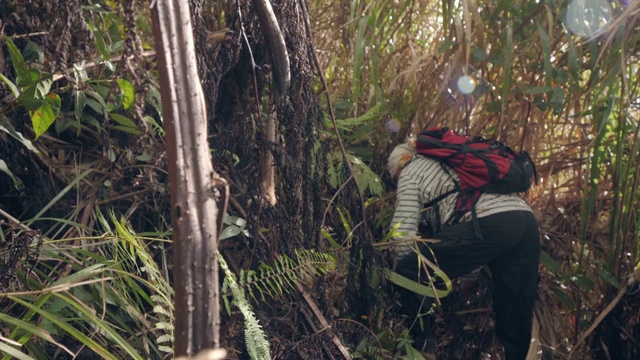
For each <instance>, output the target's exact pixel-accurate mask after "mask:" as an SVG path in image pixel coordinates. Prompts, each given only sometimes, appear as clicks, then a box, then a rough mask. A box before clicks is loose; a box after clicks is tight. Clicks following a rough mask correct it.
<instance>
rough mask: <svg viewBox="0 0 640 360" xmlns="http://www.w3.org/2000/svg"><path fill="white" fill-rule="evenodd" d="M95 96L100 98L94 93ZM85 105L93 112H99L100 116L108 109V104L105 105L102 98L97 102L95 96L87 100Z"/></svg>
mask: <svg viewBox="0 0 640 360" xmlns="http://www.w3.org/2000/svg"><path fill="white" fill-rule="evenodd" d="M87 95H89V94H87ZM93 95H97V96H99V95H98V94H97V93H93ZM85 105H86V106H88V107H90V108H91V109H92V110H93V111H95V112H97V113H98V114H104V109H105V107H106V104H105V103H104V99H102V97H100V100H96V98H95V97H94V96H92V97H91V98H86V99H85Z"/></svg>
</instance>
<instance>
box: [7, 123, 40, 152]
mask: <svg viewBox="0 0 640 360" xmlns="http://www.w3.org/2000/svg"><path fill="white" fill-rule="evenodd" d="M0 131H4V132H6V133H7V134H9V135H11V136H12V137H13V138H14V139H16V140H18V141H19V142H20V143H22V145H24V147H26V148H27V149H29V151H32V152H34V153H36V154H40V151H38V149H36V147H35V146H33V143H32V142H31V140H29V139H27V138H25V137H24V136H23V135H22V133H19V132H17V131H15V130H14V129H13V128H12V127H11V126H10V125H8V124H7V126H4V125H0Z"/></svg>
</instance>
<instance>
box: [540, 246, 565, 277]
mask: <svg viewBox="0 0 640 360" xmlns="http://www.w3.org/2000/svg"><path fill="white" fill-rule="evenodd" d="M540 262H541V263H542V265H544V266H545V267H546V268H547V270H549V271H551V272H554V273H556V274H558V275H562V267H561V266H560V263H559V262H557V261H556V259H554V258H552V257H551V256H549V254H547V253H546V252H544V251H542V252H540Z"/></svg>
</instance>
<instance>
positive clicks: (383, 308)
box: [0, 0, 640, 359]
mask: <svg viewBox="0 0 640 360" xmlns="http://www.w3.org/2000/svg"><path fill="white" fill-rule="evenodd" d="M191 4H192V7H193V8H194V9H195V10H196V11H194V15H193V16H194V32H195V37H196V41H197V43H198V44H199V49H198V54H199V65H200V67H201V69H200V73H201V74H202V83H203V88H204V89H205V91H206V93H207V105H208V110H209V119H208V121H209V126H210V128H209V135H210V141H211V146H210V147H211V153H212V156H213V161H214V165H215V167H216V169H217V171H219V172H220V173H221V174H223V175H224V176H225V178H227V179H228V180H229V182H230V184H231V192H232V194H231V195H232V199H231V203H230V208H229V216H228V217H227V219H226V221H225V224H226V225H225V229H224V231H223V233H222V234H221V238H222V242H221V248H220V257H221V259H222V260H221V261H222V263H223V264H225V265H227V266H225V274H226V276H225V275H224V274H222V276H224V277H225V279H226V280H225V283H224V285H223V291H224V298H225V301H226V302H225V305H226V306H225V312H224V314H223V323H222V334H223V335H222V336H221V340H222V344H223V346H224V347H225V348H227V349H228V351H229V355H230V356H231V357H232V358H243V357H247V356H249V355H251V356H256V357H261V358H264V357H265V356H266V355H264V346H265V344H264V343H261V344H254V345H253V346H249V348H250V350H247V347H246V346H245V345H246V344H245V335H244V334H245V330H246V331H247V332H246V333H247V334H260V333H261V332H262V330H264V333H265V334H266V338H267V339H268V341H269V344H268V345H269V346H270V351H271V354H272V356H274V357H275V356H276V355H277V356H278V357H280V358H305V357H309V358H317V357H318V354H326V355H327V357H336V358H338V357H340V356H341V351H343V350H344V349H345V348H348V349H350V351H351V352H352V355H353V356H354V357H360V358H380V359H387V358H401V357H402V356H409V357H411V356H415V357H418V356H420V355H419V354H417V353H416V351H415V349H413V347H412V346H411V342H410V340H409V338H408V334H407V332H406V326H407V324H406V321H405V320H403V319H402V318H400V317H399V316H398V314H397V311H396V310H397V308H398V306H397V301H396V300H397V299H396V298H394V296H393V295H389V294H391V287H390V286H389V285H388V284H387V282H386V281H385V280H384V276H382V275H384V271H383V269H384V268H385V267H387V266H388V265H389V264H388V263H387V262H386V258H385V252H384V251H383V250H382V249H383V246H381V244H384V241H383V240H384V239H386V238H387V234H388V231H389V229H388V223H389V220H390V215H391V210H392V205H393V190H394V189H393V184H392V183H391V181H390V179H389V178H388V175H387V174H386V173H385V169H384V164H385V161H386V154H387V153H388V151H389V150H390V149H391V148H392V146H393V145H395V144H396V143H398V142H400V141H403V140H404V139H405V137H406V136H408V135H410V134H415V133H416V132H417V131H418V130H419V129H422V128H424V127H425V126H429V125H447V126H449V127H452V128H456V129H458V130H461V131H466V132H469V133H473V134H481V135H483V136H486V137H496V138H498V139H499V140H502V141H506V142H508V143H509V144H511V145H513V147H514V148H516V149H526V150H528V151H529V152H530V153H531V155H532V157H533V158H534V160H535V162H536V163H537V164H538V173H539V179H538V185H537V186H536V187H535V188H534V189H532V191H530V192H529V193H527V194H526V195H525V196H526V197H527V199H528V200H529V201H530V202H531V203H532V205H533V206H534V207H535V210H536V212H537V215H538V217H539V218H540V220H541V226H542V233H543V238H542V239H541V241H542V244H543V255H542V259H541V260H542V265H541V274H542V280H541V283H540V291H539V301H538V305H537V307H536V323H537V327H536V329H534V335H535V337H536V343H535V344H536V348H537V349H538V350H539V351H540V354H542V355H541V356H542V358H545V359H546V358H565V357H569V356H572V357H573V358H580V359H589V358H593V359H605V358H612V359H632V358H637V357H639V356H640V346H639V344H638V343H637V338H638V337H639V336H640V314H639V312H638V308H639V307H640V300H639V298H640V297H638V296H637V291H638V286H639V285H638V281H639V280H640V256H639V255H640V241H639V240H638V234H639V230H638V223H639V220H640V218H639V216H640V215H639V214H638V211H637V209H638V208H639V207H640V167H639V166H638V154H639V153H640V138H639V137H638V135H639V129H640V128H639V127H638V122H639V116H640V108H639V107H640V102H639V99H640V82H638V80H637V79H638V70H639V68H640V56H639V55H640V31H638V30H639V27H640V2H638V1H631V2H627V1H618V0H613V1H606V0H585V1H577V0H574V1H561V2H552V1H506V0H501V1H482V0H478V1H470V0H460V1H449V0H444V1H441V2H429V1H423V0H410V1H386V0H353V1H346V0H334V1H330V2H326V1H315V0H310V1H308V2H304V1H302V0H298V1H297V0H277V1H273V2H272V4H273V6H274V11H275V12H276V15H277V17H278V18H279V20H280V21H281V22H282V23H283V24H284V25H283V29H285V31H284V33H285V39H286V42H287V48H288V51H289V56H290V59H291V71H292V82H291V84H292V85H291V89H290V90H289V92H288V99H287V100H286V101H282V100H281V99H280V98H278V96H277V94H275V92H274V91H273V89H272V87H271V84H270V79H271V74H270V69H271V63H270V57H269V56H270V54H269V51H268V48H267V46H266V45H265V44H266V42H265V41H264V34H263V33H262V32H261V27H260V25H259V22H258V21H257V18H256V15H255V11H254V9H253V7H252V5H251V2H249V1H238V2H236V1H206V0H194V1H191ZM307 7H308V9H307ZM307 10H308V11H307ZM307 21H308V23H307ZM151 31H152V30H151V20H150V16H149V11H148V5H147V2H146V1H128V0H120V1H118V0H67V1H62V0H47V1H43V0H27V1H10V0H5V1H0V36H2V38H1V39H0V44H1V48H2V50H1V51H0V80H1V82H0V130H2V131H0V226H1V229H2V231H1V232H0V259H1V261H0V309H1V310H0V353H2V354H3V356H4V358H7V359H8V358H18V359H31V358H36V359H44V358H70V357H74V356H75V357H78V358H100V357H101V358H111V359H124V358H127V359H128V358H167V357H170V356H171V345H172V341H173V334H172V322H173V320H174V319H173V301H175V299H174V298H173V290H172V288H171V281H172V275H171V274H172V256H171V243H170V238H171V236H170V235H171V226H170V219H169V217H168V201H169V199H168V185H167V181H168V179H167V172H166V154H165V145H164V142H163V139H164V129H163V127H162V111H161V106H160V99H159V92H158V85H157V83H158V80H157V70H156V68H155V57H154V51H153V42H152V40H151ZM269 124H272V125H273V124H275V125H274V126H275V130H273V131H275V134H277V136H275V137H269V134H268V133H269V132H270V131H269V130H267V128H268V126H269ZM265 159H268V161H269V162H272V161H273V163H274V167H275V176H276V177H275V181H276V184H275V187H274V190H273V191H274V192H275V195H276V197H277V199H278V201H277V202H276V203H274V202H272V201H269V199H267V200H265V196H264V194H263V193H262V191H263V190H264V189H263V188H262V183H261V180H262V178H261V176H260V175H259V174H263V172H264V171H263V168H262V165H263V164H264V162H265V161H266V160H265ZM232 273H233V274H235V276H232V275H231V274H232ZM467 280H468V279H462V280H458V281H456V282H455V283H454V284H453V285H454V290H453V292H452V293H451V294H450V295H449V296H447V297H446V298H444V299H443V302H445V303H446V304H445V306H444V307H442V308H440V309H436V313H435V316H436V319H437V322H436V323H437V326H436V329H435V331H436V335H437V338H438V339H439V342H438V347H439V350H440V354H441V355H439V356H440V358H444V359H447V358H477V357H478V356H480V354H481V353H489V352H491V351H493V350H492V347H491V346H492V344H491V337H492V325H491V313H490V311H489V310H488V309H489V308H490V296H489V290H488V288H489V287H490V281H487V280H486V279H481V280H480V282H481V286H479V287H474V286H468V285H469V283H468V281H467ZM462 315H463V316H462ZM243 316H244V317H243ZM247 319H253V320H251V321H249V320H247ZM256 320H257V321H256ZM257 322H259V323H260V326H261V327H260V326H256V323H257ZM329 325H330V326H331V328H328V326H329ZM256 336H258V335H256ZM247 338H250V339H254V337H253V336H249V335H247ZM259 340H260V339H258V342H260V341H259ZM252 341H253V340H252ZM249 345H251V344H249ZM258 346H262V347H261V348H260V349H261V350H259V351H257V352H256V347H258ZM256 354H262V355H256Z"/></svg>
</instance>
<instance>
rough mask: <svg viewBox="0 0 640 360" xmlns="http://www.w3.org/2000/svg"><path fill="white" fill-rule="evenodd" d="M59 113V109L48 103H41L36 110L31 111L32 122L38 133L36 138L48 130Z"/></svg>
mask: <svg viewBox="0 0 640 360" xmlns="http://www.w3.org/2000/svg"><path fill="white" fill-rule="evenodd" d="M57 115H58V113H57V110H56V111H54V109H53V108H52V107H51V105H49V104H47V103H44V104H42V105H40V107H39V108H38V109H37V110H36V111H34V112H32V113H31V123H32V124H33V130H34V131H35V133H36V139H37V138H39V137H40V136H41V135H42V134H44V133H45V132H47V130H48V129H49V127H50V126H51V124H53V122H54V121H55V120H56V116H57Z"/></svg>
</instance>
